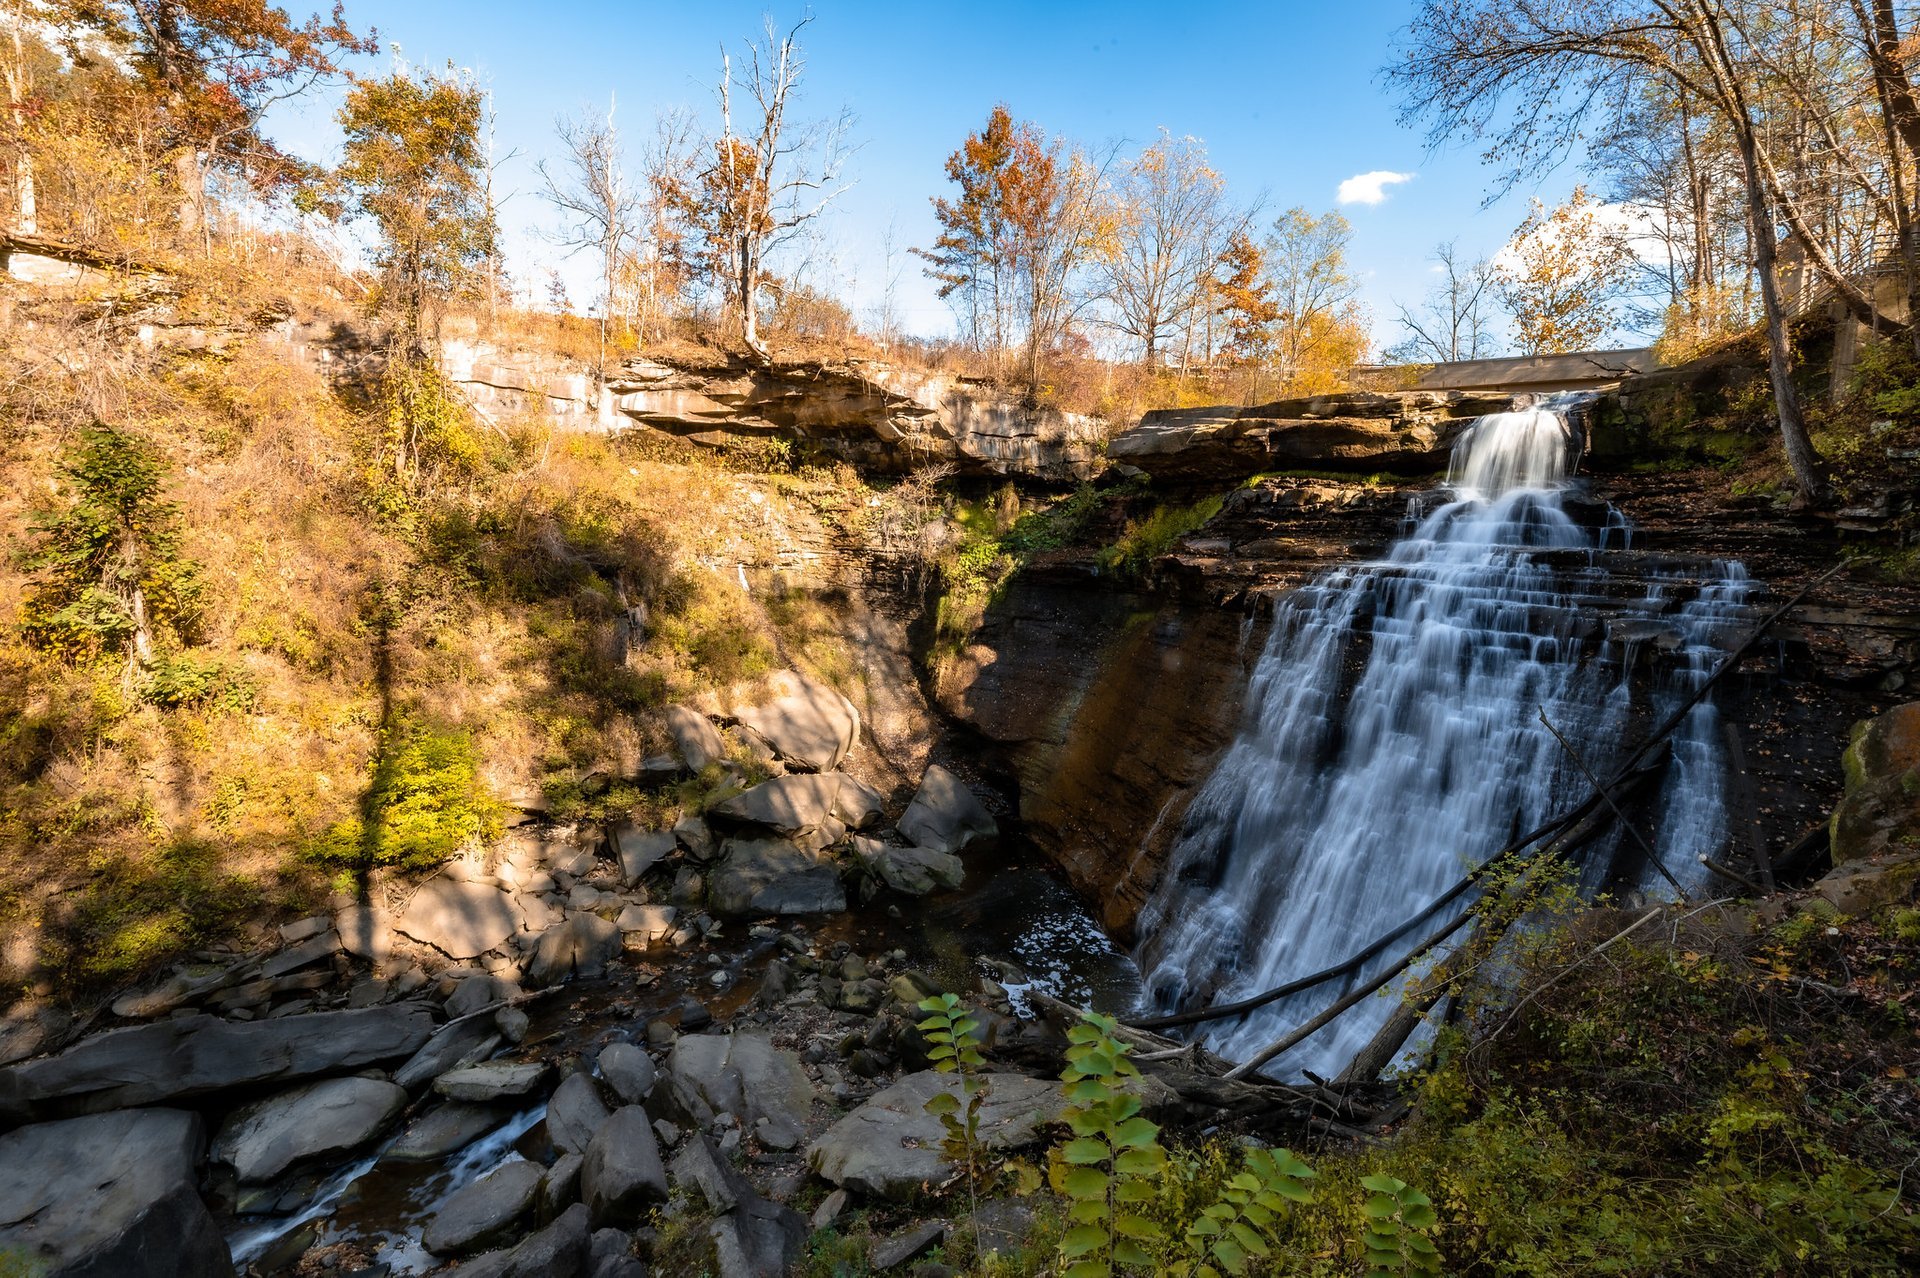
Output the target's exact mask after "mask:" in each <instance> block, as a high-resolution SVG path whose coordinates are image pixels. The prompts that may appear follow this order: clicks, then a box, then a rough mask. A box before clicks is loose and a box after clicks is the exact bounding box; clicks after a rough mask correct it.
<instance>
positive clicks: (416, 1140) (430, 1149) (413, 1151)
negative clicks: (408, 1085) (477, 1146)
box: [380, 1101, 512, 1163]
mask: <svg viewBox="0 0 1920 1278" xmlns="http://www.w3.org/2000/svg"><path fill="white" fill-rule="evenodd" d="M511 1112H512V1111H510V1110H508V1109H505V1108H502V1107H500V1106H496V1105H481V1104H476V1103H474V1102H471V1101H448V1102H447V1103H446V1104H444V1105H442V1106H440V1107H439V1108H438V1109H434V1110H431V1111H429V1112H427V1113H425V1114H422V1115H421V1116H420V1117H418V1118H416V1119H414V1120H413V1121H412V1122H411V1123H408V1124H407V1129H406V1130H405V1131H403V1132H401V1133H400V1135H399V1138H398V1139H396V1140H395V1141H394V1142H393V1144H391V1145H389V1146H387V1148H386V1149H385V1151H383V1152H382V1153H381V1155H380V1161H381V1162H383V1163H430V1162H433V1161H435V1160H436V1159H441V1158H445V1157H446V1156H447V1155H448V1154H456V1153H458V1152H460V1151H461V1150H463V1149H465V1148H466V1147H467V1146H469V1145H471V1144H473V1142H474V1141H476V1140H479V1139H480V1138H481V1137H482V1136H485V1135H486V1134H487V1133H488V1132H490V1131H492V1130H493V1129H494V1128H496V1127H498V1126H500V1124H502V1123H504V1122H506V1121H507V1118H508V1116H509V1114H510V1113H511Z"/></svg>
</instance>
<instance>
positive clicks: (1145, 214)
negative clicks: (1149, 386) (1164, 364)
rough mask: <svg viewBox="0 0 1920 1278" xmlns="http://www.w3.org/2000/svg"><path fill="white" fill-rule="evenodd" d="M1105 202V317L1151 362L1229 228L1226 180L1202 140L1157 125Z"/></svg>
mask: <svg viewBox="0 0 1920 1278" xmlns="http://www.w3.org/2000/svg"><path fill="white" fill-rule="evenodd" d="M1108 203H1109V209H1110V214H1109V216H1110V217H1111V221H1112V225H1111V226H1110V227H1107V228H1103V229H1104V231H1105V233H1104V234H1103V235H1102V236H1101V245H1102V251H1101V253H1100V255H1099V269H1100V276H1101V286H1102V290H1103V292H1104V293H1105V295H1106V300H1107V302H1108V303H1109V304H1110V305H1111V307H1112V308H1113V318H1112V320H1111V321H1110V322H1111V323H1112V325H1113V327H1114V328H1116V329H1118V330H1119V331H1120V332H1122V333H1124V334H1126V335H1127V336H1128V337H1130V338H1132V339H1133V340H1134V341H1136V342H1139V343H1140V346H1141V352H1142V355H1141V357H1142V361H1143V362H1144V363H1145V364H1146V365H1147V366H1148V367H1150V368H1151V367H1154V366H1156V365H1157V364H1158V363H1159V356H1160V343H1161V341H1162V340H1163V339H1164V338H1166V337H1168V336H1170V335H1172V334H1173V333H1174V332H1175V331H1177V330H1178V329H1179V328H1180V327H1181V325H1182V323H1183V322H1184V321H1186V320H1187V319H1188V318H1189V317H1190V316H1191V315H1192V314H1193V312H1194V311H1195V309H1196V308H1197V307H1198V306H1199V305H1200V304H1201V303H1202V301H1203V300H1204V299H1205V297H1206V293H1207V284H1208V281H1209V279H1210V278H1211V275H1212V269H1213V263H1214V258H1215V256H1216V255H1217V253H1218V250H1219V245H1220V242H1221V239H1222V238H1223V237H1224V236H1225V235H1226V234H1227V233H1229V232H1230V231H1231V230H1232V229H1235V228H1234V227H1233V226H1232V223H1233V221H1234V215H1233V213H1232V211H1231V210H1230V208H1229V207H1228V205H1227V202H1226V183H1225V182H1224V181H1223V180H1222V179H1221V177H1220V175H1219V174H1218V173H1216V172H1215V171H1214V170H1213V168H1212V167H1211V166H1210V165H1209V164H1208V163H1207V148H1206V145H1205V144H1204V143H1202V142H1201V141H1200V140H1199V139H1198V138H1193V137H1182V138H1175V137H1173V136H1172V135H1171V134H1169V133H1168V132H1167V131H1166V130H1165V129H1162V130H1161V131H1160V138H1159V140H1158V141H1156V142H1155V143H1153V145H1151V146H1149V147H1147V148H1146V149H1145V150H1143V151H1141V152H1140V154H1139V155H1137V156H1135V157H1134V158H1133V159H1132V160H1131V161H1128V162H1126V163H1124V164H1122V165H1121V166H1120V172H1119V175H1118V179H1117V181H1116V182H1115V183H1114V190H1113V192H1112V195H1111V198H1110V200H1109V202H1108ZM1242 220H1243V221H1244V217H1243V218H1242Z"/></svg>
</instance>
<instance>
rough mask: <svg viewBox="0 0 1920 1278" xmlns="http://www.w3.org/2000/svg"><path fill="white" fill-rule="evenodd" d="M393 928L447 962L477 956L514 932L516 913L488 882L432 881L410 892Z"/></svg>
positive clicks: (518, 915)
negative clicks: (449, 959)
mask: <svg viewBox="0 0 1920 1278" xmlns="http://www.w3.org/2000/svg"><path fill="white" fill-rule="evenodd" d="M393 927H394V930H395V931H397V932H403V933H405V934H406V935H408V936H410V937H412V938H413V939H414V940H416V941H419V942H420V943H422V944H423V945H431V946H432V947H433V948H434V949H436V950H439V951H440V952H441V953H442V954H445V955H446V956H447V957H448V958H457V959H467V958H477V957H479V956H480V955H482V954H485V953H486V952H487V951H488V950H492V949H497V948H499V947H500V946H501V945H503V944H505V943H506V941H507V939H508V938H509V937H511V936H512V935H513V934H514V933H515V932H518V931H519V930H520V927H521V912H520V911H519V910H518V909H517V908H515V904H514V899H513V897H512V895H511V894H509V893H506V892H503V891H501V890H500V889H499V888H497V887H495V886H494V885H493V884H491V883H463V882H460V881H459V880H456V879H453V878H438V879H434V880H433V881H432V882H430V883H428V884H426V885H425V886H423V887H422V888H421V889H420V890H419V891H418V892H415V893H414V894H413V899H412V900H411V901H408V902H407V908H406V909H405V910H403V911H401V913H400V917H399V918H398V919H396V920H394V924H393Z"/></svg>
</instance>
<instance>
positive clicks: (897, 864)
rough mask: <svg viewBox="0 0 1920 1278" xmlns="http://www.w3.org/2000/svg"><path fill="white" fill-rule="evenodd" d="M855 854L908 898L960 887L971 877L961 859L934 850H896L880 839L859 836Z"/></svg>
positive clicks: (855, 840)
mask: <svg viewBox="0 0 1920 1278" xmlns="http://www.w3.org/2000/svg"><path fill="white" fill-rule="evenodd" d="M853 854H854V856H855V858H856V859H858V860H859V862H860V864H861V865H863V866H865V867H866V869H867V870H868V871H869V872H870V873H872V874H873V876H874V877H875V878H877V879H879V880H880V881H881V882H882V883H884V884H886V885H887V886H888V887H890V888H892V889H893V890H894V891H896V892H900V893H904V894H905V895H907V896H925V895H926V894H927V893H929V892H931V891H933V890H934V889H935V888H942V887H945V888H957V887H959V886H960V884H961V883H962V882H964V881H965V879H966V877H967V867H966V866H965V865H964V864H962V862H961V860H960V858H959V857H957V856H955V855H953V854H952V853H951V852H936V851H934V850H933V849H932V848H893V847H888V846H887V845H885V844H883V843H881V842H880V841H879V840H878V839H869V838H865V837H857V838H855V839H854V841H853Z"/></svg>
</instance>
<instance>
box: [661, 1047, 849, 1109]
mask: <svg viewBox="0 0 1920 1278" xmlns="http://www.w3.org/2000/svg"><path fill="white" fill-rule="evenodd" d="M666 1079H667V1084H668V1086H669V1087H671V1088H672V1090H673V1096H674V1102H675V1104H676V1106H677V1107H678V1108H679V1110H680V1111H681V1112H682V1113H684V1114H685V1115H687V1116H688V1117H689V1118H691V1119H693V1120H694V1121H695V1122H697V1123H699V1124H700V1125H702V1126H704V1125H706V1124H707V1123H709V1122H711V1121H712V1120H713V1117H714V1116H715V1115H716V1114H733V1115H735V1116H736V1117H738V1118H739V1119H740V1121H741V1125H742V1126H747V1127H750V1126H752V1125H753V1124H754V1123H755V1122H757V1121H759V1120H761V1119H765V1120H767V1121H768V1122H772V1123H778V1124H780V1125H782V1126H785V1127H787V1128H789V1129H792V1130H796V1131H797V1130H798V1129H799V1128H801V1127H803V1126H804V1125H805V1124H806V1121H807V1111H808V1110H809V1109H811V1108H812V1106H813V1101H814V1091H813V1084H812V1083H811V1082H809V1081H808V1080H807V1071H806V1068H805V1067H804V1066H802V1065H801V1064H800V1058H799V1057H798V1056H795V1055H794V1054H793V1053H792V1052H789V1051H784V1050H782V1049H780V1048H777V1047H775V1046H774V1045H773V1040H772V1039H771V1038H769V1037H768V1036H767V1035H765V1034H762V1033H758V1032H755V1031H751V1030H740V1031H738V1032H736V1033H733V1034H683V1035H681V1036H680V1037H679V1038H677V1039H675V1040H674V1044H673V1049H672V1050H671V1051H670V1052H669V1053H668V1054H667V1070H666Z"/></svg>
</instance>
